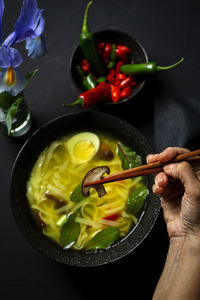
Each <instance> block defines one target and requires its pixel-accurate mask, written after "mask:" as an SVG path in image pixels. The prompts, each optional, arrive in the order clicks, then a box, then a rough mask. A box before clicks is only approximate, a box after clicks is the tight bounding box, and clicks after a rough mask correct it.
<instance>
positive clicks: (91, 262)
mask: <svg viewBox="0 0 200 300" xmlns="http://www.w3.org/2000/svg"><path fill="white" fill-rule="evenodd" d="M88 114H89V115H90V114H92V115H95V116H97V115H98V116H99V117H100V118H101V117H104V118H110V117H111V118H112V121H113V120H115V122H120V124H121V125H122V124H123V125H126V126H128V128H132V129H133V131H134V132H135V134H138V137H139V138H142V140H143V141H144V142H145V143H147V144H146V145H147V146H148V148H149V149H151V146H150V145H149V144H148V142H147V140H146V138H145V137H144V136H143V135H142V134H141V133H140V132H139V131H138V130H137V129H136V128H135V127H134V126H132V125H131V124H130V123H128V122H126V121H124V120H122V119H120V118H118V117H115V116H113V115H110V114H107V113H102V112H101V113H100V112H94V111H87V112H85V111H84V112H78V113H70V114H64V115H62V116H59V117H57V118H54V119H52V120H50V121H48V122H47V123H45V124H44V125H42V126H41V127H40V128H38V129H37V130H36V131H35V132H34V133H33V134H32V136H30V137H29V138H28V140H27V141H26V142H25V143H24V145H23V146H22V147H21V149H20V151H19V153H18V155H17V156H16V159H15V161H14V164H13V168H12V172H11V180H10V204H11V210H12V215H13V217H14V220H15V222H16V225H17V227H18V229H19V230H20V232H21V233H22V234H23V236H24V238H25V239H26V240H27V241H28V242H29V243H30V244H31V245H32V246H33V247H34V248H35V249H37V250H39V252H41V253H42V254H43V255H45V256H46V257H48V258H50V259H52V260H54V261H56V262H59V263H61V264H65V265H71V266H79V267H95V266H101V265H105V264H108V263H111V262H114V261H116V260H119V259H121V258H122V257H124V256H126V255H128V254H129V253H130V252H132V251H133V250H134V249H135V248H136V247H138V246H139V245H140V243H141V242H142V241H143V240H144V239H145V238H146V236H147V235H148V234H149V233H150V231H151V229H152V227H153V226H154V224H155V222H156V220H157V217H158V215H159V212H160V200H159V198H158V197H157V196H155V195H153V194H151V197H153V198H154V199H153V200H152V201H151V205H153V207H154V211H153V213H152V218H148V220H145V218H144V215H145V212H146V211H147V209H148V205H150V204H149V203H148V204H147V205H146V208H145V209H144V211H143V213H142V214H141V216H140V218H139V220H138V223H137V224H136V226H135V227H134V229H132V230H131V231H130V232H129V233H128V234H127V235H126V236H125V237H124V238H122V239H121V240H119V241H118V242H116V243H115V244H114V245H112V246H111V247H109V248H108V249H105V250H98V251H85V250H79V251H78V250H73V249H68V250H67V251H68V252H66V250H63V249H62V248H61V247H60V246H59V245H57V244H56V243H55V242H53V241H52V240H50V239H49V238H48V237H46V236H45V235H44V234H43V233H42V232H39V230H38V229H37V228H36V226H35V224H32V225H33V226H34V227H35V232H36V235H35V236H30V235H29V232H27V230H26V228H25V226H24V222H23V221H22V220H20V218H21V215H20V214H21V211H20V208H17V210H16V207H17V206H16V203H17V202H16V200H15V199H14V195H13V186H14V187H15V182H14V178H15V171H16V168H19V163H20V159H21V156H22V155H23V152H24V151H25V150H26V148H27V147H28V146H29V145H30V144H31V143H32V141H33V140H34V138H35V137H37V136H38V135H40V134H42V133H43V131H44V130H46V129H47V128H48V127H49V126H50V127H51V126H52V124H53V125H54V124H56V122H59V121H61V120H65V119H68V118H70V117H75V118H77V117H78V118H79V117H80V116H81V115H82V116H83V117H84V115H88ZM83 130H84V129H80V131H83ZM58 138H59V134H58ZM54 140H55V139H54ZM52 142H53V140H52ZM46 145H47V144H46ZM41 151H42V150H41V149H40V153H41ZM37 157H38V156H37ZM36 159H37V158H36ZM36 159H35V161H36ZM32 167H33V166H32ZM31 169H32V168H31ZM29 175H30V173H29ZM150 176H152V175H150ZM152 178H153V177H152ZM26 182H27V181H26ZM24 185H26V183H24ZM150 193H151V191H150ZM24 196H25V195H23V197H24ZM149 197H150V195H149ZM25 198H26V197H25ZM17 201H18V200H17ZM153 201H154V202H153ZM26 205H27V203H26ZM29 209H30V208H29ZM27 220H28V222H29V223H31V222H32V221H31V219H30V215H28V216H27ZM32 223H34V222H32ZM141 224H142V225H141ZM143 225H144V226H146V227H143ZM140 227H141V228H140ZM138 228H139V233H140V234H142V238H141V236H139V240H138V237H137V238H136V240H135V241H132V240H130V237H131V236H132V235H133V232H136V236H137V231H138ZM31 234H32V232H31ZM38 239H39V240H38ZM38 241H39V243H38ZM127 241H128V242H127ZM123 243H125V246H126V247H124V248H123ZM43 246H44V248H43ZM49 247H50V248H49ZM121 249H122V250H123V251H122V250H121ZM68 253H69V256H68ZM71 256H72V261H71ZM82 258H84V261H83V259H82Z"/></svg>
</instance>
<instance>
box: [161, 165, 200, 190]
mask: <svg viewBox="0 0 200 300" xmlns="http://www.w3.org/2000/svg"><path fill="white" fill-rule="evenodd" d="M163 169H164V172H165V173H166V174H167V175H169V176H171V177H173V178H174V179H179V180H180V181H181V182H182V184H183V185H184V187H185V190H186V191H187V189H188V192H192V189H193V188H194V187H195V188H196V187H198V188H200V182H199V179H198V177H197V175H196V173H195V172H194V170H193V169H192V167H191V165H190V164H189V163H188V162H186V161H183V162H180V163H176V164H168V165H166V166H164V168H163Z"/></svg>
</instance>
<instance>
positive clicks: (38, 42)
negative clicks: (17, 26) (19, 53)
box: [26, 36, 47, 58]
mask: <svg viewBox="0 0 200 300" xmlns="http://www.w3.org/2000/svg"><path fill="white" fill-rule="evenodd" d="M26 49H27V50H28V56H29V57H30V58H37V57H39V56H42V55H44V54H45V53H47V46H46V43H45V40H44V38H43V37H42V36H39V37H37V38H35V39H31V38H27V39H26Z"/></svg>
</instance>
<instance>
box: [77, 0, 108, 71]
mask: <svg viewBox="0 0 200 300" xmlns="http://www.w3.org/2000/svg"><path fill="white" fill-rule="evenodd" d="M92 3H93V2H92V1H90V2H89V3H88V5H87V7H86V10H85V14H84V19H83V27H82V32H81V35H80V47H81V50H82V52H83V55H84V57H85V58H86V59H87V61H88V62H89V64H90V67H91V70H92V71H93V72H94V73H95V74H96V75H98V76H100V75H103V74H104V65H103V62H102V61H101V60H100V57H99V56H98V53H97V50H96V43H95V39H94V35H93V33H92V32H90V30H89V28H88V10H89V8H90V6H91V5H92Z"/></svg>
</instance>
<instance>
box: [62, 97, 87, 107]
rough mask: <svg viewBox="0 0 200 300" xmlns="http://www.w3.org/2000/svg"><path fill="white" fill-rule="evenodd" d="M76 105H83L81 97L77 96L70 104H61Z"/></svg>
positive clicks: (65, 105)
mask: <svg viewBox="0 0 200 300" xmlns="http://www.w3.org/2000/svg"><path fill="white" fill-rule="evenodd" d="M76 105H78V106H81V107H83V105H84V101H83V99H82V98H77V99H76V100H75V101H74V102H72V103H70V104H63V105H62V106H63V107H68V106H76Z"/></svg>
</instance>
